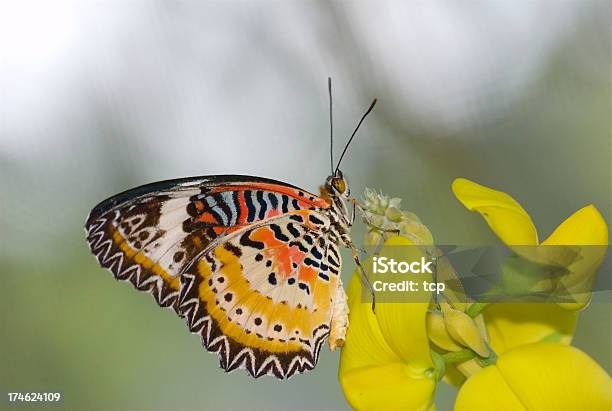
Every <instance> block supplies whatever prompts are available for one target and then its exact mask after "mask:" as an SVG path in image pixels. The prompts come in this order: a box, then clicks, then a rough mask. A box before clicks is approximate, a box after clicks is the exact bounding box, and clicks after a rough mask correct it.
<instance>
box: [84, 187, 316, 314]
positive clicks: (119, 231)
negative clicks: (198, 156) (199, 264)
mask: <svg viewBox="0 0 612 411" xmlns="http://www.w3.org/2000/svg"><path fill="white" fill-rule="evenodd" d="M317 207H326V203H325V201H324V200H322V199H320V198H318V197H316V196H314V195H312V194H310V193H306V192H304V191H302V190H300V189H299V188H297V187H293V186H290V185H288V184H285V183H281V182H278V181H274V180H268V179H263V178H257V177H248V176H210V177H193V178H185V179H177V180H168V181H163V182H159V183H153V184H148V185H145V186H142V187H138V188H135V189H132V190H129V191H126V192H124V193H121V194H118V195H116V196H114V197H112V198H110V199H108V200H106V201H103V202H102V203H100V204H99V205H97V206H96V207H95V208H94V209H93V210H92V212H91V213H90V215H89V217H88V219H87V223H86V226H85V228H86V232H87V241H88V243H89V246H90V249H91V251H92V253H93V254H94V255H95V256H96V257H97V259H98V261H99V263H100V264H101V265H102V266H103V267H105V268H107V269H109V270H110V271H111V272H112V273H113V274H114V276H115V277H116V278H117V279H119V280H124V281H130V282H131V283H132V284H133V285H134V287H135V288H137V289H139V290H141V291H145V292H148V293H150V294H152V295H153V296H154V298H155V300H156V301H157V303H158V304H159V305H160V306H162V307H173V308H174V309H175V310H176V311H177V313H179V315H181V313H180V311H179V309H178V307H177V305H176V302H177V298H178V294H179V288H180V276H181V274H182V272H183V271H184V270H185V269H186V267H187V266H188V265H189V264H190V262H191V261H193V260H194V259H195V258H196V257H197V256H199V255H200V254H201V253H202V252H203V251H204V250H205V249H206V248H207V247H209V246H210V245H211V244H212V243H213V241H216V240H218V239H220V238H222V237H223V236H226V235H229V234H230V233H231V232H233V231H236V230H239V229H241V228H243V227H246V226H248V225H250V224H253V223H256V222H258V221H261V220H265V219H267V218H271V217H274V216H277V215H281V214H283V213H288V212H291V211H295V210H302V209H313V208H317Z"/></svg>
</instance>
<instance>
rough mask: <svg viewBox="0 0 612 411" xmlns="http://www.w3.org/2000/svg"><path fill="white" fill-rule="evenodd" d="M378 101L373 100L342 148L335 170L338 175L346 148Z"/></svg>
mask: <svg viewBox="0 0 612 411" xmlns="http://www.w3.org/2000/svg"><path fill="white" fill-rule="evenodd" d="M377 101H378V99H374V101H372V104H370V107H369V108H368V109H367V111H366V112H365V114H364V115H363V116H362V117H361V120H359V123H358V124H357V127H355V131H353V134H351V138H349V141H348V143H346V145H345V146H344V150H342V154H341V155H340V160H338V165H337V166H336V170H335V171H334V175H336V174H337V173H338V168H340V163H341V162H342V158H343V157H344V154H345V153H346V150H347V149H348V147H349V145H350V144H351V141H353V138H354V137H355V134H357V130H359V127H360V126H361V123H363V120H365V118H366V117H367V116H368V114H370V111H372V109H373V108H374V106H375V105H376V102H377Z"/></svg>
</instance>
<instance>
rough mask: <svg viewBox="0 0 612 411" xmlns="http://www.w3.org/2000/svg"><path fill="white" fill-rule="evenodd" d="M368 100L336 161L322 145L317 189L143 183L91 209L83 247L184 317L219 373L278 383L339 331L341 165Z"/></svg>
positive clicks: (248, 183)
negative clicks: (328, 163) (323, 174)
mask: <svg viewBox="0 0 612 411" xmlns="http://www.w3.org/2000/svg"><path fill="white" fill-rule="evenodd" d="M328 86H329V95H330V122H331V118H332V105H331V80H329V82H328ZM375 103H376V100H374V101H373V102H372V104H371V106H370V108H369V109H368V110H367V112H366V113H365V114H364V115H363V117H362V118H361V121H360V122H359V124H358V125H357V127H356V128H355V131H354V132H353V134H352V135H351V138H350V139H349V141H348V143H347V145H346V146H345V148H344V151H343V152H342V155H341V157H340V160H339V161H338V164H337V166H336V167H335V169H334V165H333V152H332V153H331V155H332V172H331V175H330V176H329V177H327V180H326V181H325V184H324V185H323V186H322V187H321V193H320V195H315V194H312V193H309V192H307V191H306V190H303V189H300V188H298V187H294V186H292V185H289V184H287V183H284V182H280V181H275V180H270V179H266V178H260V177H251V176H241V175H216V176H205V177H191V178H181V179H175V180H168V181H162V182H157V183H152V184H147V185H144V186H141V187H137V188H134V189H131V190H128V191H125V192H123V193H120V194H117V195H115V196H113V197H111V198H109V199H107V200H105V201H103V202H101V203H100V204H98V205H97V206H96V207H94V208H93V210H92V211H91V213H90V214H89V216H88V218H87V222H86V225H85V229H86V233H87V242H88V244H89V247H90V249H91V252H92V253H93V254H94V255H95V257H96V258H97V260H98V262H99V263H100V265H101V266H102V267H104V268H106V269H108V270H109V271H111V272H112V273H113V275H114V276H115V278H116V279H118V280H123V281H129V282H130V283H132V285H133V286H134V287H135V288H136V289H138V290H140V291H145V292H147V293H149V294H151V295H153V298H155V301H156V302H157V303H158V304H159V305H160V306H161V307H171V308H172V309H173V310H174V311H175V312H176V313H177V314H178V315H179V316H180V317H183V318H184V319H185V321H186V322H187V326H188V327H189V329H190V331H191V332H193V333H196V334H199V335H200V337H201V340H202V344H203V346H204V347H205V348H206V349H207V350H208V351H210V352H215V353H217V354H218V355H219V359H220V366H221V367H222V368H223V369H225V370H226V371H232V370H235V369H246V371H247V372H248V373H249V374H250V375H252V376H253V377H256V378H257V377H260V376H263V375H274V376H275V377H277V378H280V379H283V378H289V377H291V376H293V375H294V374H296V373H302V372H304V371H307V370H311V369H313V368H314V367H315V365H316V363H317V359H318V356H319V351H320V349H321V346H322V344H323V342H324V341H325V340H326V339H327V338H328V339H329V346H330V349H332V350H333V349H335V348H336V347H338V346H341V345H342V344H343V343H344V337H345V333H346V329H347V327H348V305H347V297H346V294H345V292H344V288H343V286H342V281H341V278H340V270H341V266H342V263H341V257H340V252H339V247H351V248H352V249H353V254H354V255H355V256H356V252H355V247H354V246H353V244H352V242H351V238H350V227H351V225H352V223H353V220H354V208H353V212H352V213H350V212H349V208H348V207H347V202H348V201H349V200H350V197H349V188H348V184H347V181H346V179H345V178H344V176H343V174H342V172H341V171H340V169H339V166H340V162H341V161H342V157H343V156H344V154H345V152H346V149H347V147H348V145H349V144H350V142H351V141H352V139H353V137H354V136H355V133H356V132H357V130H358V128H359V126H360V125H361V123H362V122H363V120H364V119H365V117H366V116H367V114H368V113H369V112H370V111H371V110H372V108H373V107H374V105H375ZM331 128H332V133H331V138H330V140H331V141H332V147H333V124H332V127H331Z"/></svg>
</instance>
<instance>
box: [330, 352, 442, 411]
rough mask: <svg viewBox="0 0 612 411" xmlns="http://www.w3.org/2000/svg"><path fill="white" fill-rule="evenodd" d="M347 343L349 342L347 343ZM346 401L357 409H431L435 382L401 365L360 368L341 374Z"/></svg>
mask: <svg viewBox="0 0 612 411" xmlns="http://www.w3.org/2000/svg"><path fill="white" fill-rule="evenodd" d="M347 341H348V340H347ZM340 383H341V384H342V388H343V389H344V395H345V396H346V399H347V401H348V402H349V404H350V405H351V407H353V408H354V409H356V410H415V411H416V410H423V411H425V410H428V409H430V406H431V403H432V401H433V398H432V395H433V392H434V390H435V387H436V382H435V380H434V379H432V378H426V377H422V378H415V377H414V376H413V375H412V372H411V371H410V370H408V369H407V367H406V366H405V365H404V364H402V363H392V364H382V365H377V366H370V367H365V368H359V369H356V370H353V371H351V372H349V373H346V374H342V373H341V374H340Z"/></svg>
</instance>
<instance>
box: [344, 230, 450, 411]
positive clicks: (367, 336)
mask: <svg viewBox="0 0 612 411" xmlns="http://www.w3.org/2000/svg"><path fill="white" fill-rule="evenodd" d="M402 245H404V246H405V245H414V243H413V242H411V241H410V240H408V239H406V238H404V237H398V236H394V237H391V238H390V239H389V240H387V241H386V242H385V246H402ZM413 248H415V247H410V249H413ZM384 254H385V249H384V248H383V250H382V255H384ZM361 287H362V285H361V281H360V278H359V275H358V274H357V273H355V275H353V278H352V280H351V282H350V284H349V287H348V302H349V308H350V316H349V321H350V327H349V328H348V332H347V335H346V343H345V345H344V347H343V348H342V353H341V355H340V370H339V380H340V384H341V386H342V390H343V391H344V395H345V397H346V399H347V401H348V402H349V404H350V405H351V406H352V407H353V408H355V409H357V410H433V409H434V408H435V407H434V404H433V394H434V391H435V387H436V383H437V379H438V374H437V371H436V368H435V367H434V363H433V361H432V358H431V354H430V347H429V342H428V338H427V329H426V321H425V318H426V314H427V309H428V308H429V302H428V301H429V298H430V295H427V294H430V293H429V292H424V291H423V293H425V294H423V295H422V296H420V297H419V296H416V299H417V300H418V301H423V302H417V303H378V304H377V305H376V312H375V313H374V312H372V305H371V303H369V302H364V301H362V289H361ZM415 293H416V292H415Z"/></svg>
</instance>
